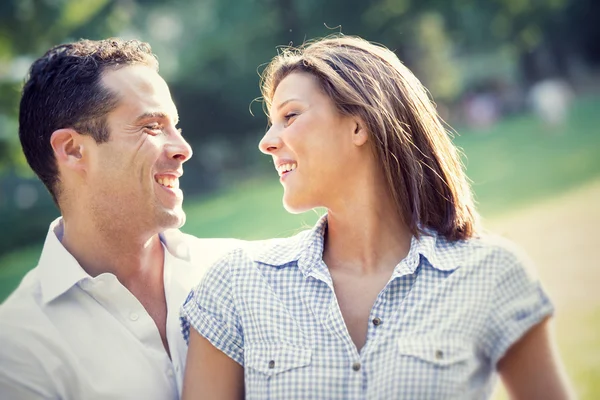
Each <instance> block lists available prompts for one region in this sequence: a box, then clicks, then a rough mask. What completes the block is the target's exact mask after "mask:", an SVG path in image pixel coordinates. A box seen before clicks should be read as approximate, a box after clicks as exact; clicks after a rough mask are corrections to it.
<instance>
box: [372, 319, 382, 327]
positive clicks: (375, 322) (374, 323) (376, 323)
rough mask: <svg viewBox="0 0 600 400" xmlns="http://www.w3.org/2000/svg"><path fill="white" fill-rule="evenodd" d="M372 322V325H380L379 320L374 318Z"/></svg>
mask: <svg viewBox="0 0 600 400" xmlns="http://www.w3.org/2000/svg"><path fill="white" fill-rule="evenodd" d="M372 322H373V325H375V326H379V325H381V318H379V317H375V318H373V321H372Z"/></svg>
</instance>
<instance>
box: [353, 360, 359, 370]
mask: <svg viewBox="0 0 600 400" xmlns="http://www.w3.org/2000/svg"><path fill="white" fill-rule="evenodd" d="M352 369H353V370H354V371H360V363H359V362H356V363H354V364H352Z"/></svg>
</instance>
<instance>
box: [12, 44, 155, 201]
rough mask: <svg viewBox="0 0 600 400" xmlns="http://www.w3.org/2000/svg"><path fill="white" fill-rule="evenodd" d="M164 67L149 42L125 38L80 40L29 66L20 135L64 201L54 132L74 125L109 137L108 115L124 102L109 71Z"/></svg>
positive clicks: (39, 170) (45, 180) (50, 187)
mask: <svg viewBox="0 0 600 400" xmlns="http://www.w3.org/2000/svg"><path fill="white" fill-rule="evenodd" d="M134 64H140V65H147V66H149V67H152V68H155V69H157V70H158V61H157V60H156V56H155V55H154V54H153V53H152V49H151V47H150V45H149V44H147V43H144V42H140V41H138V40H128V41H124V40H121V39H114V38H112V39H106V40H99V41H94V40H80V41H78V42H74V43H68V44H62V45H58V46H56V47H53V48H52V49H50V50H48V52H47V53H46V54H44V56H43V57H41V58H39V59H38V60H36V61H35V62H34V63H33V65H32V66H31V68H30V70H29V74H28V77H27V79H26V81H25V85H24V87H23V93H22V97H21V105H20V110H19V139H20V140H21V146H22V147H23V153H24V154H25V158H26V159H27V162H28V163H29V165H30V166H31V169H33V171H34V172H35V173H36V174H37V176H38V177H39V178H40V179H41V181H42V182H43V183H44V185H46V187H47V188H48V190H49V191H50V194H51V195H52V198H53V199H54V202H55V203H56V204H57V205H58V194H59V185H58V183H59V177H58V167H57V165H56V158H55V156H54V152H53V150H52V147H51V145H50V137H51V136H52V133H53V132H54V131H56V130H58V129H63V128H72V129H75V130H76V131H78V132H79V133H81V134H89V135H91V136H92V137H93V138H94V139H95V140H96V142H97V143H102V142H106V141H108V139H109V131H108V126H107V124H106V116H107V114H108V113H109V112H110V111H112V110H113V109H114V108H115V107H116V106H117V103H118V101H119V99H118V96H117V95H116V94H115V93H114V92H112V91H110V90H108V89H107V88H105V87H104V86H103V85H102V82H101V79H102V74H103V72H104V71H105V70H106V69H108V68H111V69H116V68H120V67H124V66H128V65H134Z"/></svg>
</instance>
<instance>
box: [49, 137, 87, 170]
mask: <svg viewBox="0 0 600 400" xmlns="http://www.w3.org/2000/svg"><path fill="white" fill-rule="evenodd" d="M50 145H51V146H52V150H54V156H55V157H56V162H57V164H58V165H59V166H62V167H65V168H68V169H72V170H82V169H83V167H84V159H83V156H84V140H83V136H82V135H81V134H80V133H79V132H77V131H76V130H74V129H70V128H65V129H57V130H56V131H54V132H53V133H52V136H51V137H50Z"/></svg>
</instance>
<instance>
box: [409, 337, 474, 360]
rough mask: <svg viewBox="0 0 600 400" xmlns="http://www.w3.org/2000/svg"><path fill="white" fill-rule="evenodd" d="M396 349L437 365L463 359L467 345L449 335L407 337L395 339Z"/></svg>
mask: <svg viewBox="0 0 600 400" xmlns="http://www.w3.org/2000/svg"><path fill="white" fill-rule="evenodd" d="M397 348H398V351H399V352H400V353H401V354H403V355H406V356H410V357H416V358H418V359H421V360H423V361H427V362H430V363H432V364H436V365H439V366H446V365H451V364H455V363H458V362H461V361H465V360H467V359H468V358H469V355H470V354H469V347H468V346H467V345H466V343H465V342H464V340H462V339H459V338H451V337H439V336H437V337H427V336H424V337H409V338H399V339H398V340H397Z"/></svg>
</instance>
